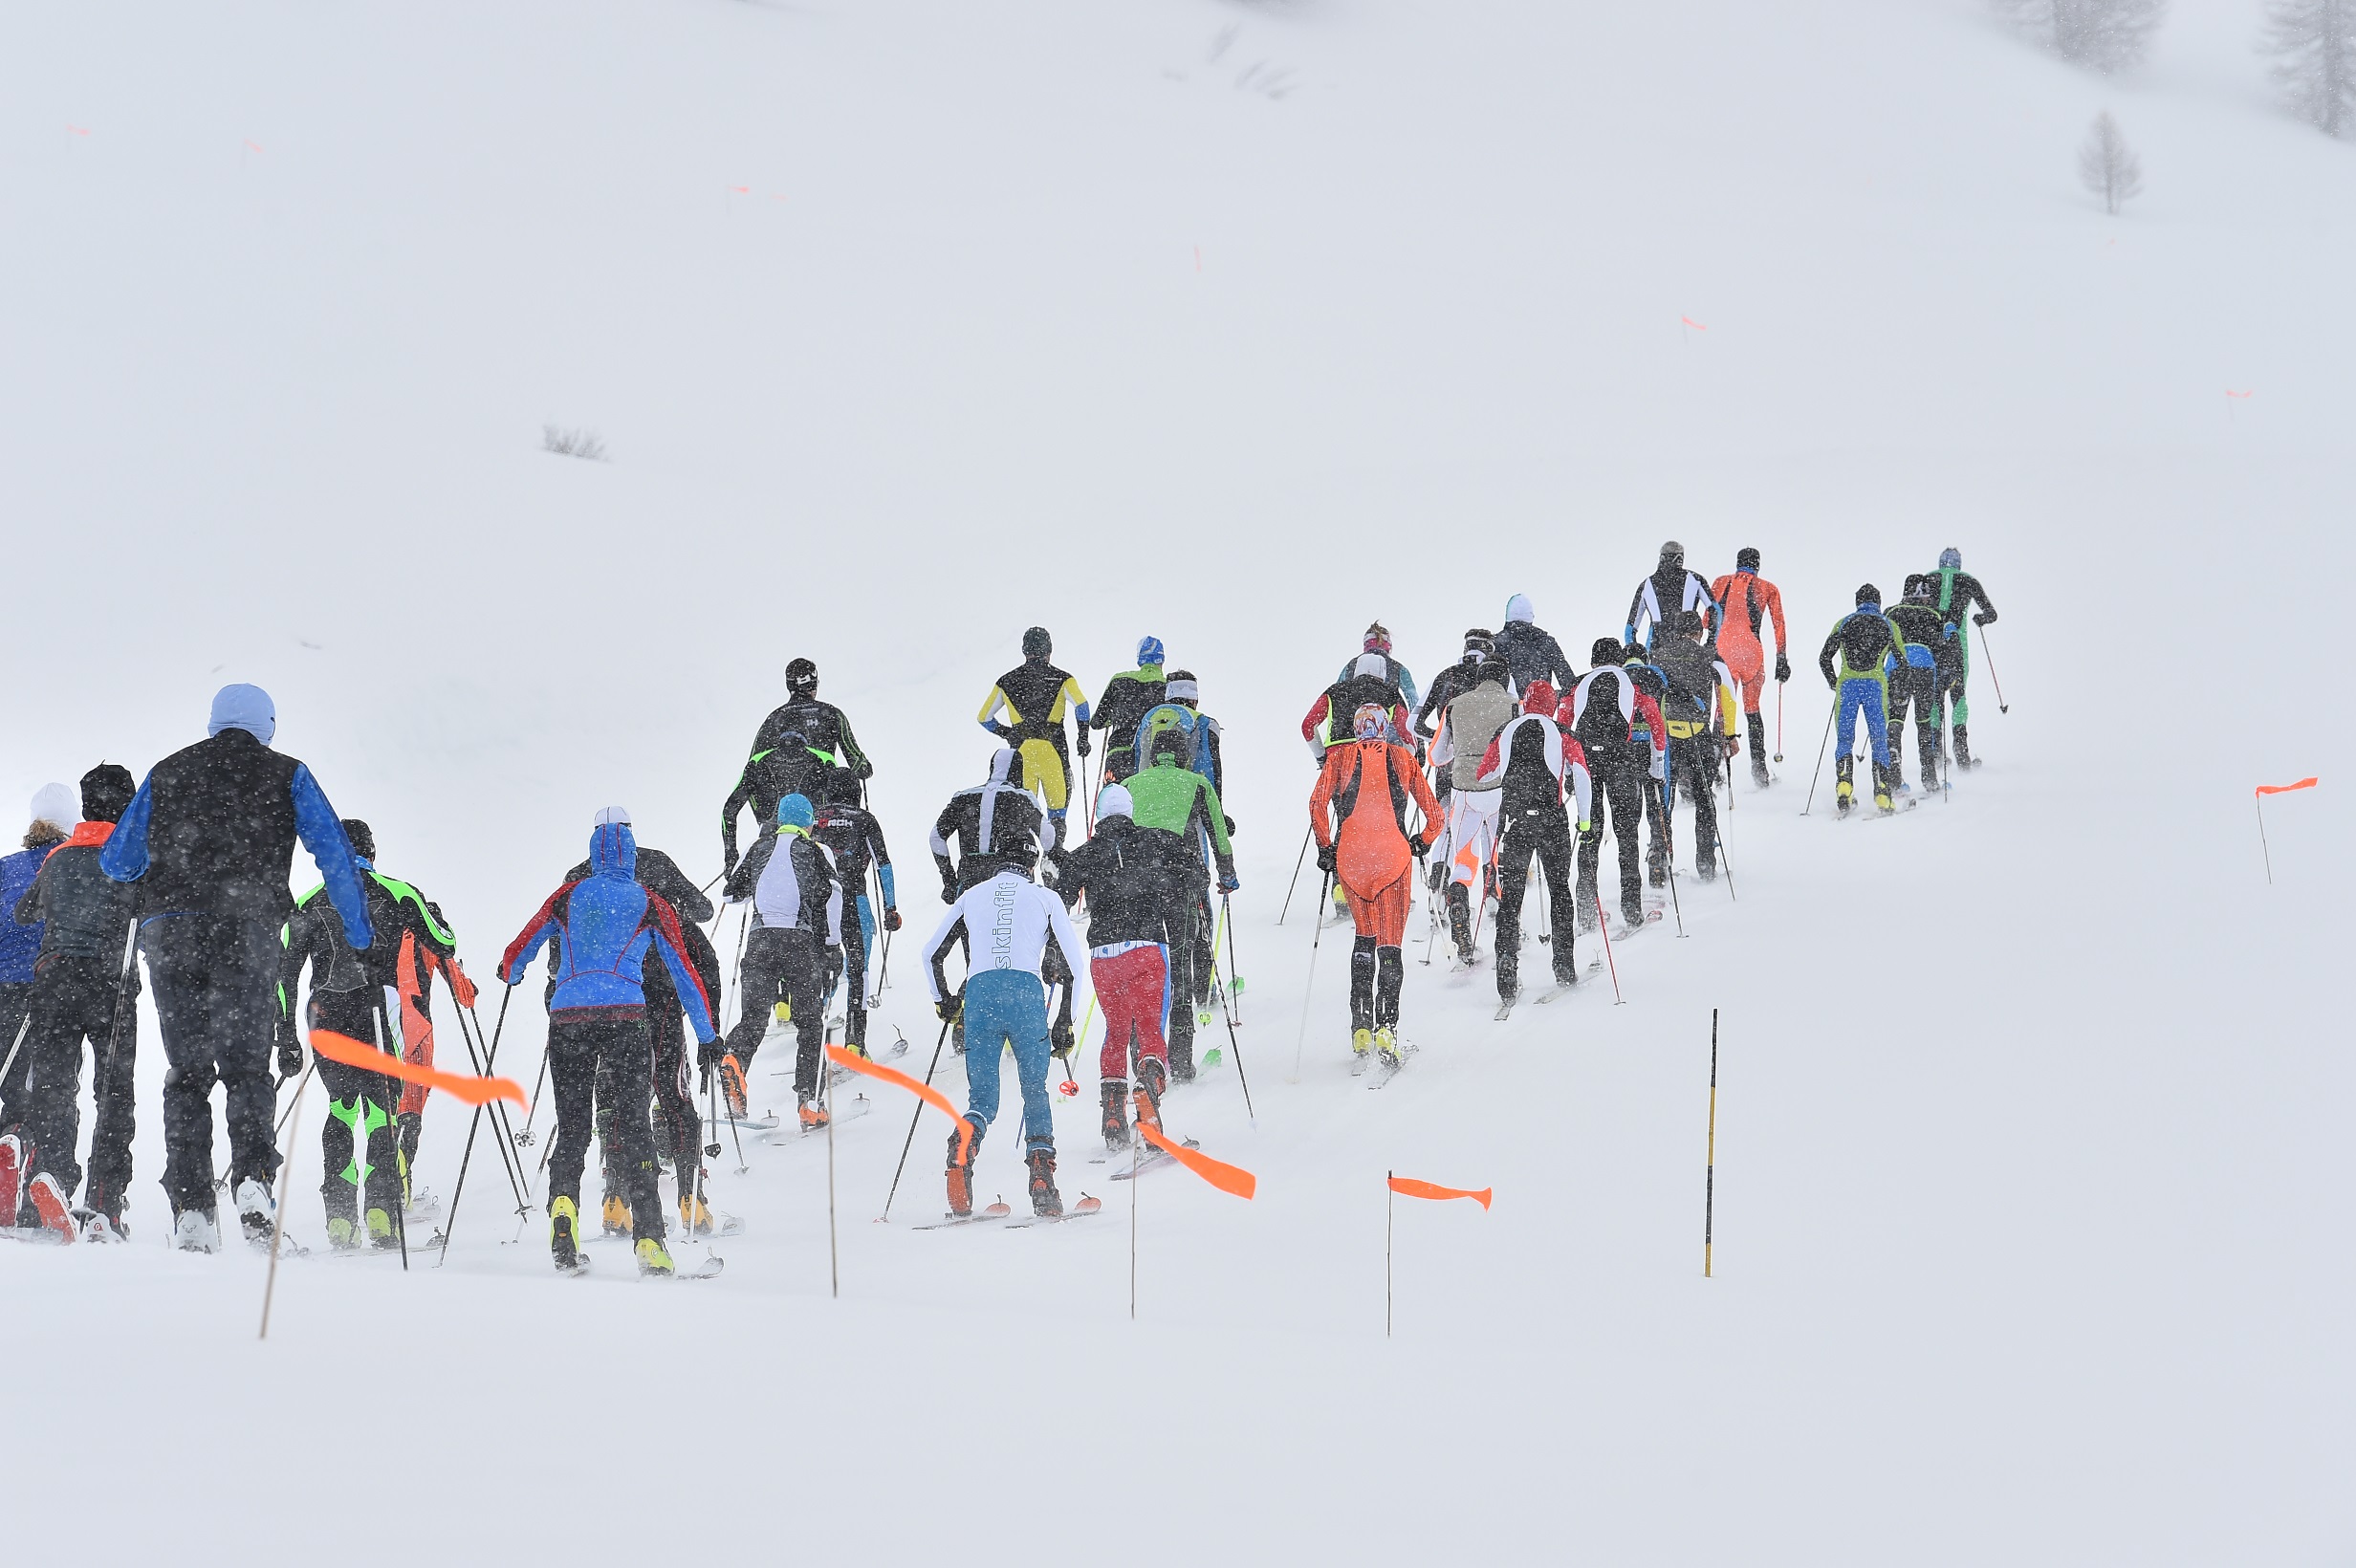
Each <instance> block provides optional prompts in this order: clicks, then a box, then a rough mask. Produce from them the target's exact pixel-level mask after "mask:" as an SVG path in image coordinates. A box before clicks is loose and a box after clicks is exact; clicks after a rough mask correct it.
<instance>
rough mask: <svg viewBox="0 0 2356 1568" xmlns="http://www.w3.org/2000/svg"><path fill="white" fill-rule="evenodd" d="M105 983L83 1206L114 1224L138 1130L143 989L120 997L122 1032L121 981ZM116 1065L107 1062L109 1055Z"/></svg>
mask: <svg viewBox="0 0 2356 1568" xmlns="http://www.w3.org/2000/svg"><path fill="white" fill-rule="evenodd" d="M99 978H100V979H101V980H102V982H103V985H102V988H101V989H100V990H98V991H97V992H96V993H95V994H94V996H93V998H92V1000H93V1004H94V1005H93V1007H92V1009H91V1012H90V1014H89V1018H90V1021H89V1024H88V1025H87V1026H86V1027H87V1032H88V1034H89V1035H90V1042H91V1045H90V1049H91V1074H90V1077H91V1098H92V1099H93V1100H95V1101H96V1103H97V1107H98V1116H97V1118H96V1122H97V1124H96V1125H95V1126H94V1127H93V1128H92V1129H91V1134H90V1180H89V1185H88V1186H87V1187H85V1188H84V1189H83V1192H82V1202H83V1204H84V1205H85V1206H86V1207H88V1208H89V1209H91V1210H92V1211H94V1212H96V1213H100V1214H104V1215H105V1216H106V1217H107V1218H109V1219H112V1220H118V1221H119V1220H120V1219H121V1218H122V1203H123V1198H124V1196H125V1195H126V1194H127V1193H128V1192H129V1191H130V1190H131V1140H132V1137H133V1135H134V1134H135V1133H136V1132H137V1130H138V1114H137V1110H138V1108H137V1097H136V1096H135V1095H134V1094H133V1093H132V1081H133V1077H134V1073H133V1069H134V1068H135V1067H136V1065H137V1063H138V1060H139V991H138V987H137V985H136V983H134V985H133V986H132V988H131V993H130V995H128V996H126V997H122V998H121V1000H120V1006H121V1008H122V1028H121V1032H120V1034H118V1033H117V1032H116V1028H115V1010H116V1007H117V1005H118V1000H117V998H118V994H119V991H120V980H119V979H118V978H117V977H116V976H115V975H113V974H111V973H109V974H103V975H101V976H99ZM110 1052H111V1054H112V1056H113V1058H114V1059H113V1061H112V1062H111V1063H110V1062H109V1061H108V1059H107V1058H108V1056H109V1054H110Z"/></svg>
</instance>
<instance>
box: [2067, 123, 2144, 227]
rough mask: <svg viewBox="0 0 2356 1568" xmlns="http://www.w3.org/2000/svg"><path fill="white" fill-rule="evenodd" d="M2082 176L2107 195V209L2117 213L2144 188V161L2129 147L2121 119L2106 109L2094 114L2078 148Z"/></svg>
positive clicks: (2099, 192)
mask: <svg viewBox="0 0 2356 1568" xmlns="http://www.w3.org/2000/svg"><path fill="white" fill-rule="evenodd" d="M2078 178H2079V179H2081V180H2083V181H2084V182H2085V185H2086V188H2087V189H2088V190H2091V191H2092V192H2094V193H2095V194H2096V195H2097V196H2100V197H2101V198H2103V210H2104V211H2105V212H2109V213H2111V214H2113V215H2116V214H2117V212H2118V210H2119V208H2120V207H2121V205H2122V204H2124V203H2125V202H2126V201H2127V198H2128V197H2130V196H2133V195H2136V194H2138V193H2140V192H2141V191H2142V190H2143V188H2144V165H2143V161H2142V160H2141V159H2139V158H2137V157H2136V156H2135V154H2134V153H2133V152H2131V151H2129V150H2128V148H2127V138H2126V137H2124V136H2122V135H2120V134H2119V122H2118V121H2117V120H2113V119H2111V118H2110V111H2109V110H2108V109H2105V110H2104V111H2103V112H2102V113H2101V114H2099V115H2096V116H2095V117H2094V123H2093V125H2092V126H2091V127H2089V128H2088V129H2087V131H2086V140H2085V141H2084V142H2083V143H2082V144H2081V145H2080V146H2079V149H2078Z"/></svg>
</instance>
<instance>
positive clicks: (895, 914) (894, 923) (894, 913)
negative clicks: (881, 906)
mask: <svg viewBox="0 0 2356 1568" xmlns="http://www.w3.org/2000/svg"><path fill="white" fill-rule="evenodd" d="M883 928H884V929H885V930H887V931H897V930H898V929H900V911H899V910H897V909H886V910H884V911H883Z"/></svg>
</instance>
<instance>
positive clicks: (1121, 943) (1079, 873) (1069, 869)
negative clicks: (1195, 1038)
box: [1057, 784, 1201, 1149]
mask: <svg viewBox="0 0 2356 1568" xmlns="http://www.w3.org/2000/svg"><path fill="white" fill-rule="evenodd" d="M1134 809H1135V808H1134V806H1133V804H1132V803H1131V801H1130V799H1129V792H1128V791H1127V790H1126V789H1124V788H1123V787H1122V786H1121V785H1119V784H1107V785H1106V786H1104V788H1103V789H1102V791H1100V792H1099V793H1098V795H1097V797H1096V834H1095V836H1094V837H1093V838H1090V839H1089V840H1088V841H1087V842H1086V843H1084V844H1081V845H1080V847H1079V848H1077V849H1075V850H1073V851H1072V852H1071V854H1070V855H1069V856H1068V857H1066V859H1065V862H1064V869H1063V875H1062V877H1061V879H1060V880H1059V881H1058V883H1057V891H1058V892H1059V893H1061V894H1062V895H1063V898H1064V902H1065V904H1067V905H1068V904H1073V903H1075V902H1077V901H1078V900H1079V898H1080V895H1081V894H1082V893H1085V894H1086V895H1087V896H1088V941H1089V943H1090V946H1089V948H1088V978H1089V981H1090V983H1091V984H1093V985H1094V986H1095V987H1096V998H1097V1001H1098V1002H1099V1003H1100V1004H1102V1007H1103V1009H1104V1050H1103V1054H1102V1056H1100V1057H1099V1058H1098V1062H1097V1071H1098V1073H1099V1074H1100V1075H1101V1076H1102V1078H1103V1084H1102V1095H1103V1099H1104V1146H1105V1147H1106V1148H1108V1149H1121V1148H1126V1147H1128V1145H1129V1124H1128V1121H1127V1114H1126V1113H1127V1110H1128V1104H1129V1101H1130V1100H1131V1097H1132V1092H1131V1090H1130V1088H1129V1081H1128V1080H1129V1074H1130V1069H1131V1062H1132V1059H1134V1062H1135V1070H1136V1075H1137V1087H1136V1090H1135V1091H1134V1098H1135V1102H1136V1110H1137V1120H1138V1122H1139V1123H1140V1124H1141V1125H1144V1126H1149V1127H1153V1128H1155V1129H1157V1130H1158V1129H1159V1128H1160V1127H1161V1125H1162V1094H1163V1091H1164V1090H1165V1089H1166V1088H1167V1087H1168V1084H1169V1045H1168V1033H1169V1009H1170V984H1169V949H1170V944H1172V943H1173V942H1177V941H1180V940H1183V938H1184V936H1185V934H1186V932H1185V927H1184V926H1182V925H1181V926H1173V925H1172V921H1173V920H1175V919H1179V918H1181V915H1182V912H1184V911H1188V910H1189V909H1190V908H1191V901H1190V899H1189V895H1188V892H1187V889H1188V887H1189V882H1186V881H1184V880H1183V879H1182V876H1181V873H1182V872H1183V873H1184V874H1186V875H1188V876H1192V877H1196V878H1199V877H1200V875H1201V870H1200V868H1199V867H1198V866H1197V865H1196V864H1195V862H1194V860H1193V859H1192V858H1191V857H1190V856H1188V855H1187V854H1186V852H1185V850H1184V849H1183V848H1182V847H1181V848H1178V849H1176V850H1175V851H1174V852H1175V853H1176V854H1178V855H1179V856H1180V858H1181V859H1182V860H1183V862H1184V863H1183V866H1173V865H1172V863H1171V860H1170V856H1171V855H1172V853H1173V849H1172V847H1171V845H1170V844H1168V843H1165V842H1163V840H1166V839H1169V838H1170V836H1169V835H1168V834H1163V833H1155V832H1152V831H1150V830H1147V829H1144V828H1140V827H1139V826H1138V825H1137V823H1136V821H1135V820H1134V819H1133V817H1132V813H1133V811H1134Z"/></svg>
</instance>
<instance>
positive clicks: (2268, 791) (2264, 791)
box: [2258, 778, 2316, 795]
mask: <svg viewBox="0 0 2356 1568" xmlns="http://www.w3.org/2000/svg"><path fill="white" fill-rule="evenodd" d="M2315 785H2316V781H2315V780H2314V779H2312V778H2302V779H2301V780H2300V781H2299V782H2298V783H2296V784H2260V785H2259V786H2258V794H2259V795H2288V794H2290V793H2291V792H2292V791H2293V790H2311V789H2313V788H2315Z"/></svg>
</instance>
